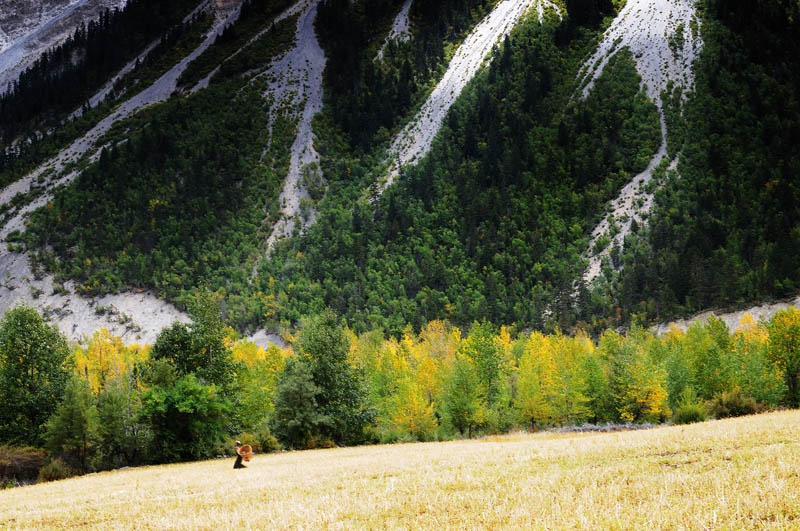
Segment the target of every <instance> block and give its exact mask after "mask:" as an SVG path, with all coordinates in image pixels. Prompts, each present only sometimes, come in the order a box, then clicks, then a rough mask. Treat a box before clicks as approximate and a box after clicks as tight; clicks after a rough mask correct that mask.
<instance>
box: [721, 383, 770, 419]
mask: <svg viewBox="0 0 800 531" xmlns="http://www.w3.org/2000/svg"><path fill="white" fill-rule="evenodd" d="M765 409H766V407H765V406H764V405H763V404H759V403H758V402H756V401H755V400H754V399H753V397H750V396H746V395H745V394H744V393H743V392H742V390H741V389H739V388H738V387H735V388H733V389H731V390H730V391H723V392H722V393H718V394H716V395H714V397H713V398H712V399H711V402H710V404H709V410H710V411H711V414H712V415H713V416H714V417H716V418H718V419H722V418H726V417H741V416H744V415H752V414H754V413H760V412H762V411H764V410H765Z"/></svg>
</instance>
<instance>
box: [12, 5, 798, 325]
mask: <svg viewBox="0 0 800 531" xmlns="http://www.w3.org/2000/svg"><path fill="white" fill-rule="evenodd" d="M196 7H197V8H198V9H200V7H202V6H200V5H198V6H196ZM226 9H227V11H225V12H224V14H220V15H218V16H217V17H216V19H215V20H214V21H213V22H208V24H209V26H207V27H206V26H198V27H204V28H207V29H205V30H204V34H203V36H202V39H200V40H196V41H195V42H196V43H195V44H193V45H192V48H191V50H193V51H191V52H187V53H183V54H182V55H181V56H180V59H177V58H176V59H174V61H175V62H174V64H172V65H171V66H170V67H169V68H168V69H167V70H165V72H166V73H164V74H163V75H161V76H159V77H158V79H157V80H156V81H155V82H153V83H152V84H151V85H149V86H147V87H141V88H142V89H141V90H139V87H137V88H136V90H135V94H124V95H123V99H122V100H121V101H120V104H119V106H118V107H116V108H115V109H110V108H109V109H108V110H104V108H103V104H100V105H98V106H97V109H93V110H91V111H90V112H89V115H88V117H87V119H90V118H91V117H93V116H95V115H99V114H100V113H101V112H105V113H106V114H105V115H102V116H98V117H97V118H96V120H97V123H96V124H95V125H93V126H92V127H91V128H89V129H88V130H89V133H88V134H80V135H79V136H78V137H77V139H76V140H75V141H74V142H73V143H72V145H71V146H69V147H67V148H65V149H62V150H61V151H60V152H59V154H58V155H57V156H56V157H55V158H53V159H52V160H51V161H49V162H48V163H46V164H43V165H41V166H40V167H39V168H37V169H36V170H35V171H34V172H32V173H30V174H28V175H27V176H26V177H25V178H23V179H21V180H19V181H18V182H16V183H13V184H11V185H9V186H8V187H7V188H6V189H4V190H3V191H2V192H0V194H2V195H0V199H2V203H3V205H4V206H3V210H2V211H0V215H2V216H3V218H2V222H3V226H2V228H0V231H2V232H0V236H2V238H3V239H4V240H5V241H6V243H7V245H8V248H7V249H4V250H3V251H2V252H1V253H0V261H3V262H2V263H3V265H4V266H5V270H6V272H7V277H6V283H5V287H0V300H2V301H3V304H4V305H5V306H6V307H8V306H10V305H12V304H16V303H17V302H18V301H21V300H29V301H32V302H33V303H34V304H36V305H37V306H38V307H39V308H48V307H49V308H50V310H48V311H50V313H52V314H53V315H54V316H55V315H57V314H60V316H59V317H56V320H60V321H61V322H63V323H65V325H66V326H67V327H73V325H74V324H75V322H76V320H75V318H74V317H69V315H70V314H69V311H72V312H73V315H81V316H82V317H81V319H80V323H81V324H80V326H77V327H73V330H72V332H73V334H74V335H79V334H80V333H83V332H81V330H83V328H81V326H84V324H85V327H86V328H87V329H88V328H91V327H97V326H99V325H101V324H103V323H105V322H107V319H108V315H106V316H98V317H97V318H96V320H95V318H94V317H92V318H91V319H90V318H89V317H88V315H89V313H91V311H93V310H92V309H93V308H97V307H98V306H103V307H104V306H107V305H108V304H110V303H111V299H107V298H106V297H109V296H111V294H114V295H113V296H115V297H118V299H115V300H116V301H117V302H113V304H114V305H115V306H117V307H123V306H124V307H125V308H130V313H129V312H128V311H125V310H123V311H124V313H126V314H127V315H126V317H125V318H124V319H120V318H119V317H116V318H112V320H117V321H119V320H123V321H133V322H136V323H143V324H139V325H136V326H138V327H139V328H141V330H140V331H138V332H135V333H134V332H133V331H135V328H136V327H134V326H133V325H130V326H129V328H130V329H131V330H129V332H128V340H133V339H135V336H136V335H137V334H138V335H139V336H140V339H147V338H150V337H153V334H155V333H156V332H157V331H158V329H159V328H161V327H163V326H164V325H166V324H167V323H168V322H169V321H170V320H171V319H183V318H185V317H183V316H182V314H181V313H180V311H178V308H183V307H185V306H186V305H187V304H188V302H189V301H191V299H192V297H193V296H194V294H195V293H196V291H197V290H198V289H211V290H214V291H217V292H218V293H220V294H221V295H222V296H223V297H224V298H225V304H224V307H225V311H226V317H227V319H228V320H229V322H230V323H231V324H233V325H234V326H235V327H236V328H238V329H239V330H241V331H243V332H246V333H250V334H253V333H256V332H258V333H259V334H260V335H261V336H263V334H264V332H263V331H264V330H267V331H268V332H277V331H279V330H282V329H285V328H286V327H291V326H292V325H293V324H294V323H296V322H297V321H298V320H299V319H300V318H301V317H302V316H304V315H308V314H310V313H314V312H317V311H319V310H321V309H322V308H324V307H326V306H329V307H332V308H334V309H335V310H336V311H337V312H339V313H340V314H341V315H343V316H344V317H345V318H346V319H347V320H348V322H349V324H350V325H351V326H352V327H353V328H354V330H356V331H357V332H360V331H364V330H367V329H373V328H382V329H384V330H385V331H387V332H389V333H392V334H400V333H402V330H403V329H404V328H405V327H406V326H407V325H409V324H410V325H412V326H415V327H420V326H422V325H423V324H424V323H425V322H427V321H429V320H431V319H436V318H447V319H450V320H451V321H453V322H454V323H455V324H457V325H459V326H468V325H469V324H470V323H471V322H473V321H475V320H483V319H486V320H489V321H492V322H493V323H495V324H510V323H514V324H516V325H517V326H518V327H519V329H528V328H547V329H554V328H560V329H562V330H569V329H571V328H573V327H575V326H583V327H587V328H589V329H591V330H593V331H597V330H602V329H603V328H605V327H607V326H619V325H621V324H625V323H629V322H630V321H631V320H636V321H638V322H647V321H649V320H657V319H663V318H669V317H674V316H678V315H684V314H686V313H691V312H696V311H699V310H702V309H706V308H708V307H709V306H720V305H727V306H730V305H744V304H746V303H748V302H759V301H762V300H764V299H768V298H771V297H789V296H792V295H793V294H795V292H796V289H797V288H798V287H800V269H798V264H797V260H796V259H795V258H794V257H795V256H797V253H796V252H795V251H796V250H797V249H796V247H797V245H798V240H797V237H796V234H800V232H798V229H797V227H798V221H797V220H798V219H800V215H798V213H797V208H796V204H797V203H800V201H796V202H795V201H794V200H793V198H794V197H795V196H796V195H797V194H796V190H795V186H794V184H793V180H792V178H791V176H792V175H793V172H796V169H797V164H798V156H797V153H796V150H795V151H792V148H791V146H793V145H797V143H794V144H793V143H792V142H793V141H794V139H796V138H797V125H796V124H797V117H798V115H800V112H798V111H797V102H796V97H795V96H793V94H796V93H797V91H796V88H797V87H798V86H800V84H798V81H797V76H796V74H795V73H794V72H796V69H795V70H793V65H796V62H797V60H796V56H795V55H793V53H794V48H793V45H792V44H789V45H784V43H785V42H787V39H788V40H791V39H790V38H789V36H790V35H791V34H792V31H794V30H795V29H796V24H797V22H796V21H797V20H800V16H796V15H797V13H796V11H797V10H798V9H800V7H798V6H797V5H796V4H795V3H794V2H790V1H789V0H771V1H770V2H767V3H765V4H759V7H758V8H752V7H748V6H746V5H744V4H742V5H739V4H738V3H737V4H736V5H728V4H724V3H721V2H718V1H716V0H709V1H707V2H705V3H703V4H695V3H694V2H693V1H691V0H669V1H667V0H628V1H627V2H582V1H578V0H570V1H568V2H556V3H549V2H546V1H543V0H531V1H527V0H502V1H496V2H494V1H488V0H447V1H443V2H440V3H435V4H434V3H426V2H408V1H405V2H404V1H401V0H380V1H374V2H366V1H364V0H362V1H356V2H351V1H350V0H299V1H297V2H294V3H293V2H290V1H288V0H285V1H282V2H278V3H270V2H269V1H267V0H248V1H247V2H245V3H244V4H243V5H242V7H241V13H245V12H246V13H247V15H246V16H245V15H242V16H241V17H239V13H240V11H239V10H238V9H237V8H236V6H235V5H233V6H227V8H226ZM237 17H238V18H237ZM748 20H749V21H750V22H751V23H752V24H750V25H748V24H747V23H746V22H745V21H748ZM343 27H347V28H348V31H345V32H343V31H342V30H341V28H343ZM226 28H228V29H226ZM757 31H760V32H761V33H763V34H764V35H766V36H758V34H757V33H756V32H757ZM748 39H749V40H748ZM162 42H166V40H164V39H162ZM165 46H166V45H165ZM146 48H147V49H155V43H153V42H150V43H148V46H147V47H146ZM167 48H168V46H167ZM139 54H140V55H139V57H138V58H137V59H141V58H143V57H145V55H144V54H145V49H144V48H143V50H142V51H140V52H139ZM720 57H724V59H723V60H720ZM139 62H140V61H138V60H135V61H131V62H128V64H127V66H126V67H125V68H123V71H122V72H121V73H120V74H118V76H117V78H120V79H121V77H122V74H123V73H124V72H125V70H126V69H134V67H136V65H137V64H138V63H139ZM733 79H736V80H737V81H736V82H733V81H732V80H733ZM111 81H113V80H107V81H106V82H105V86H104V87H102V88H101V89H100V90H99V92H98V94H97V96H96V97H95V98H92V99H91V101H90V103H91V104H92V105H94V104H96V103H99V102H100V100H102V96H103V95H107V94H113V93H114V91H113V90H111V86H112V83H111ZM133 86H136V85H133ZM741 87H747V90H749V91H750V93H752V94H758V95H759V97H758V98H749V96H748V94H747V91H746V90H743V89H742V88H741ZM176 92H177V94H175V93H176ZM173 94H175V95H174V96H173ZM171 96H172V97H171ZM737 106H738V109H741V110H742V112H746V113H749V114H747V116H750V118H749V121H748V120H743V119H740V118H741V117H739V118H737V117H736V116H737V114H736V112H734V111H733V109H736V108H737ZM88 107H90V106H87V109H88ZM703 108H709V109H712V111H713V112H711V113H708V115H704V113H703V110H702V109H703ZM781 108H782V109H783V111H782V113H781V112H780V111H779V109H781ZM93 113H94V114H93ZM78 114H80V112H77V113H76V114H75V116H77V115H78ZM710 116H714V117H715V120H716V122H715V123H712V122H711V120H710ZM752 123H757V124H758V125H757V126H756V127H751V126H750V125H748V124H752ZM719 124H725V127H724V128H723V127H721V126H720V125H719ZM740 129H741V130H742V131H749V132H750V134H749V137H745V136H742V135H741V134H739V133H738V131H739V130H740ZM748 138H749V140H750V142H749V145H748ZM709 139H714V141H713V142H709V141H708V140H709ZM753 139H755V140H753ZM32 145H34V146H35V145H37V144H36V142H34V144H32ZM103 146H105V147H106V150H105V155H103V156H101V152H102V151H101V149H100V148H102V147H103ZM84 154H85V156H83V155H84ZM82 156H83V158H81V157H82ZM762 156H763V157H765V158H764V160H768V161H769V162H770V167H769V169H766V168H762V167H759V165H758V162H757V161H758V159H759V157H762ZM104 157H105V158H104ZM729 161H730V162H729ZM745 169H746V170H745ZM747 172H749V174H750V175H754V176H755V177H754V178H747V177H746V174H747ZM70 183H71V184H70ZM729 204H734V205H737V208H738V209H739V210H740V211H744V212H747V213H748V214H747V215H746V216H745V215H737V214H735V213H734V212H733V211H732V210H731V209H730V207H729V206H727V205H729ZM759 211H761V212H768V213H770V219H763V218H762V217H760V216H759V214H758V212H759ZM673 231H674V233H675V235H674V237H673ZM759 239H760V240H761V241H762V242H763V243H760V242H759ZM28 260H30V262H31V263H30V265H28V264H27V261H28ZM31 278H33V279H35V280H33V281H31V280H30V279H31ZM52 291H55V293H54V294H53V295H49V293H50V292H52ZM137 291H141V292H143V293H149V294H151V295H150V297H151V298H150V299H143V298H142V297H145V295H143V294H141V293H136V292H137ZM78 293H80V294H82V296H79V295H78ZM87 295H88V296H89V298H86V296H87ZM137 297H138V298H137ZM158 298H166V299H167V300H169V301H171V303H172V304H173V305H174V306H170V305H165V306H161V305H162V304H164V303H163V302H162V301H160V300H158ZM131 300H135V301H136V302H135V303H133V304H130V305H128V302H125V301H131ZM145 300H148V301H150V302H145ZM103 301H105V302H103ZM68 305H71V306H68ZM77 307H80V308H84V309H83V310H80V311H78V310H75V308H77ZM156 307H159V308H162V311H163V319H162V318H161V317H159V318H155V319H150V316H151V315H153V314H154V311H155V310H154V309H155V308H156ZM94 311H95V312H96V310H94ZM99 313H102V310H101V311H100V312H99ZM70 319H72V321H69V320H70ZM124 325H125V323H122V324H120V323H117V325H115V326H118V328H117V329H116V330H117V331H118V332H120V331H124V330H125V326H124ZM67 331H68V332H69V330H67Z"/></svg>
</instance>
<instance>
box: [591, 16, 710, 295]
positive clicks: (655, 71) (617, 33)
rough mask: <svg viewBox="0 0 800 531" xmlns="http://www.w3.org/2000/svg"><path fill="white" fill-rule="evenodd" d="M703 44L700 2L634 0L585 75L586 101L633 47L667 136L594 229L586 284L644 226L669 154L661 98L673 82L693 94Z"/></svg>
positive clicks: (610, 30)
mask: <svg viewBox="0 0 800 531" xmlns="http://www.w3.org/2000/svg"><path fill="white" fill-rule="evenodd" d="M702 45H703V42H702V39H701V37H700V20H699V18H698V17H697V14H696V11H695V3H694V0H628V2H627V3H626V4H625V7H624V8H623V9H622V10H621V11H620V12H619V14H618V15H617V17H616V18H615V19H614V21H613V22H612V24H611V27H609V28H608V29H607V30H606V32H605V33H604V34H603V38H602V41H601V42H600V45H599V46H598V48H597V50H596V51H595V52H594V54H592V56H591V57H590V58H589V59H588V60H587V61H586V62H585V63H584V66H583V68H582V69H581V71H580V73H579V79H580V80H581V84H582V89H581V96H582V97H584V98H585V97H586V96H587V95H588V93H589V91H590V90H591V89H592V87H593V86H594V81H595V80H596V79H597V78H598V77H599V76H600V74H602V72H603V69H604V67H605V65H606V64H607V63H608V60H609V59H610V58H611V57H612V56H613V55H614V54H615V53H616V52H617V51H619V50H620V49H622V48H623V47H627V48H629V49H630V50H631V52H632V55H633V58H634V61H635V62H636V70H637V72H638V73H639V75H640V76H641V78H642V85H643V87H644V88H645V90H646V92H647V96H648V97H649V98H650V99H651V100H652V101H653V102H654V103H655V104H656V105H657V106H658V109H659V114H660V117H661V137H662V140H661V146H660V147H659V149H658V151H657V152H656V154H655V155H654V156H653V158H652V159H651V161H650V163H649V164H648V165H647V168H646V169H645V170H644V171H642V172H641V173H640V174H638V175H636V176H635V177H634V178H633V179H632V180H631V181H630V182H629V183H628V184H627V185H626V186H625V187H624V188H623V189H622V191H621V192H620V194H619V196H618V197H617V198H616V199H615V200H614V201H612V203H611V207H610V209H609V215H608V217H606V218H604V219H603V220H602V221H601V222H600V223H599V224H598V225H597V227H595V229H594V230H593V231H592V234H591V240H590V243H589V250H588V251H587V258H588V260H589V265H588V267H587V268H586V271H585V272H584V275H583V279H584V281H585V282H586V284H591V283H592V281H594V279H596V278H597V277H598V276H599V275H600V272H601V264H602V260H603V258H604V257H606V256H608V255H609V253H610V252H611V249H612V248H613V247H614V246H619V247H621V246H622V244H623V242H624V241H625V236H627V235H628V234H629V233H630V231H631V226H632V224H633V222H634V221H636V223H638V224H641V223H643V222H644V221H645V219H646V216H647V213H648V212H649V211H650V209H651V207H652V203H653V188H652V187H649V186H648V184H649V183H650V181H651V179H652V177H653V172H654V170H655V169H656V168H658V167H659V165H660V164H661V163H662V162H663V161H664V159H665V158H666V156H667V140H666V138H667V127H666V124H665V120H664V109H663V103H662V100H661V94H662V91H664V90H666V89H667V86H668V85H669V84H670V83H672V84H673V85H674V86H675V87H678V88H679V89H680V90H681V91H687V90H691V88H692V87H693V84H694V74H693V72H692V65H693V63H694V60H695V58H696V57H697V55H698V54H699V53H700V50H701V49H702ZM676 163H677V160H671V161H669V168H670V169H673V170H674V169H675V167H676ZM612 217H613V218H614V223H615V225H617V227H618V231H617V232H616V234H611V231H610V229H611V223H610V222H609V221H610V218H612ZM604 236H605V237H607V238H608V239H609V240H610V243H609V244H608V245H606V246H605V247H604V248H603V249H602V250H600V252H595V250H594V249H595V246H596V245H597V242H598V241H599V240H600V238H602V237H604Z"/></svg>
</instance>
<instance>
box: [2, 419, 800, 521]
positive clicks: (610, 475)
mask: <svg viewBox="0 0 800 531" xmlns="http://www.w3.org/2000/svg"><path fill="white" fill-rule="evenodd" d="M232 466H233V459H225V460H215V461H207V462H202V463H191V464H183V465H171V466H160V467H148V468H139V469H129V470H122V471H116V472H107V473H101V474H94V475H91V476H86V477H82V478H76V479H72V480H67V481H61V482H55V483H49V484H41V485H34V486H30V487H23V488H18V489H11V490H7V491H2V492H0V527H10V528H17V527H26V528H28V527H30V528H64V527H90V528H101V529H114V528H125V529H129V528H170V529H202V528H206V529H248V528H260V529H282V528H291V529H297V528H299V529H341V528H347V529H349V528H357V529H364V528H369V529H373V528H389V529H419V528H424V529H446V528H449V529H466V528H468V529H476V528H477V529H509V528H517V529H648V530H649V529H752V528H758V529H764V528H768V529H799V528H800V411H789V412H779V413H771V414H766V415H760V416H754V417H745V418H739V419H730V420H724V421H715V422H707V423H703V424H694V425H689V426H675V427H663V428H656V429H653V430H645V431H634V432H616V433H604V434H585V433H584V434H547V433H545V434H532V435H527V434H511V435H509V436H503V437H491V438H487V439H481V440H473V441H457V442H448V443H427V444H403V445H390V446H373V447H360V448H343V449H332V450H316V451H307V452H286V453H281V454H272V455H261V456H256V457H255V459H254V460H253V461H252V462H251V463H250V465H249V468H247V469H246V470H233V469H232V468H231V467H232Z"/></svg>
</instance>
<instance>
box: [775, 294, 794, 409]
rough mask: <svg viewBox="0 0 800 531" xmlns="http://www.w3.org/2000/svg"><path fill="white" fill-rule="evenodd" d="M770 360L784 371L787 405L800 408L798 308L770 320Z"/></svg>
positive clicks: (791, 308) (783, 312) (787, 310)
mask: <svg viewBox="0 0 800 531" xmlns="http://www.w3.org/2000/svg"><path fill="white" fill-rule="evenodd" d="M769 359H770V360H772V362H773V363H775V364H776V365H777V366H778V367H779V368H780V369H781V370H782V371H783V377H784V379H785V381H786V401H787V403H788V404H789V405H790V406H793V407H797V406H800V387H799V381H800V310H798V309H797V308H794V307H790V308H787V309H785V310H781V311H780V312H778V313H776V314H775V315H774V316H773V317H772V319H771V320H770V322H769Z"/></svg>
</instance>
